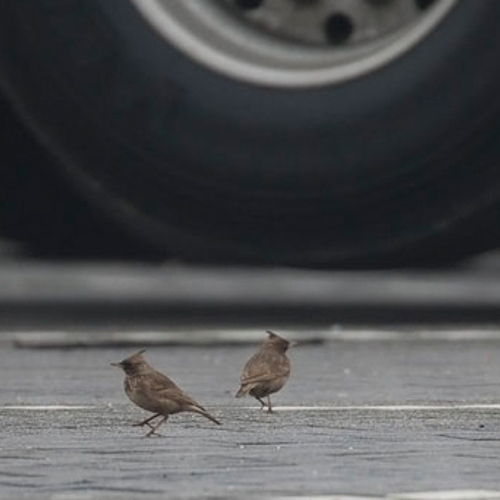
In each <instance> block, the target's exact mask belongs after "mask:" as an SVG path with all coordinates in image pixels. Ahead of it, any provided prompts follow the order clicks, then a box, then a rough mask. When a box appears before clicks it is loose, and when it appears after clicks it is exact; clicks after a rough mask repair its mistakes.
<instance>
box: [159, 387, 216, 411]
mask: <svg viewBox="0 0 500 500" xmlns="http://www.w3.org/2000/svg"><path fill="white" fill-rule="evenodd" d="M156 396H157V397H158V399H160V400H161V399H167V400H173V401H176V402H177V403H178V404H179V405H180V406H182V407H183V408H187V407H190V406H194V407H195V408H199V409H200V410H203V411H206V410H205V408H203V406H201V405H200V404H199V403H198V402H196V401H195V400H194V399H193V398H192V397H191V396H188V395H187V394H186V393H185V392H183V391H181V390H180V389H179V388H176V389H171V388H165V389H160V390H158V391H157V392H156Z"/></svg>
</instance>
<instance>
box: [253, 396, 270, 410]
mask: <svg viewBox="0 0 500 500" xmlns="http://www.w3.org/2000/svg"><path fill="white" fill-rule="evenodd" d="M254 398H255V399H256V400H257V401H259V403H260V404H261V405H262V406H261V407H260V411H262V410H263V409H264V406H267V404H266V403H265V402H264V401H262V399H260V398H259V396H255V395H254Z"/></svg>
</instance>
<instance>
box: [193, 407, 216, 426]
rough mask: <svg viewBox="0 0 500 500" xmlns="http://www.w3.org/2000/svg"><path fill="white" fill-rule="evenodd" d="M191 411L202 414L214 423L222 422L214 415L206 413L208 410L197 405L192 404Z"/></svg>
mask: <svg viewBox="0 0 500 500" xmlns="http://www.w3.org/2000/svg"><path fill="white" fill-rule="evenodd" d="M191 411H193V412H195V413H199V414H200V415H203V416H204V417H206V418H208V419H209V420H211V421H212V422H213V423H214V424H217V425H222V422H220V421H219V420H217V419H216V418H215V417H214V416H212V415H210V413H208V411H207V410H205V409H204V408H199V407H198V406H192V407H191Z"/></svg>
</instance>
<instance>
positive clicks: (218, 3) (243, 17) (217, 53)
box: [130, 0, 457, 88]
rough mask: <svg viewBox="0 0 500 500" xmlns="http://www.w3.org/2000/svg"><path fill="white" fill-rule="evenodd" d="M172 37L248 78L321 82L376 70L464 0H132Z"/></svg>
mask: <svg viewBox="0 0 500 500" xmlns="http://www.w3.org/2000/svg"><path fill="white" fill-rule="evenodd" d="M130 1H131V2H132V3H133V4H134V5H135V6H136V8H137V9H138V10H139V11H140V12H141V14H142V15H143V16H144V17H145V18H146V20H147V21H148V22H149V23H150V24H151V25H153V26H154V27H155V28H156V30H157V31H158V32H159V33H160V34H161V35H162V36H163V37H164V38H165V39H166V40H167V41H169V42H170V43H171V44H173V45H174V46H176V47H177V48H178V49H180V50H181V51H183V52H184V53H185V54H186V55H188V56H189V57H191V58H192V59H194V60H196V61H198V62H199V63H201V64H202V65H204V66H206V67H208V68H210V69H212V70H214V71H216V72H219V73H221V74H224V75H226V76H228V77H231V78H235V79H238V80H241V81H245V82H247V83H252V84H257V85H267V86H276V87H288V88H290V87H291V88H301V87H317V86H323V85H330V84H334V83H339V82H343V81H346V80H349V79H351V78H356V77H359V76H361V75H363V74H365V73H367V72H370V71H373V70H376V69H378V68H380V67H382V66H383V65H385V64H387V63H389V62H390V61H392V60H393V59H395V58H397V57H399V56H401V55H402V54H404V53H405V52H406V51H408V50H410V49H411V48H412V47H413V46H415V45H416V44H417V43H418V42H420V41H421V40H423V39H424V38H425V37H426V36H427V35H428V34H429V33H431V32H432V30H433V29H434V28H435V27H436V26H437V25H438V24H439V22H441V21H442V20H443V18H444V17H445V16H446V15H447V14H448V13H449V12H450V11H451V9H452V7H453V6H454V5H455V4H456V3H457V0H189V1H185V2H184V1H172V0H130Z"/></svg>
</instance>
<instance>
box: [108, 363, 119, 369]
mask: <svg viewBox="0 0 500 500" xmlns="http://www.w3.org/2000/svg"><path fill="white" fill-rule="evenodd" d="M110 365H111V366H117V367H118V368H121V367H122V364H121V363H110Z"/></svg>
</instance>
